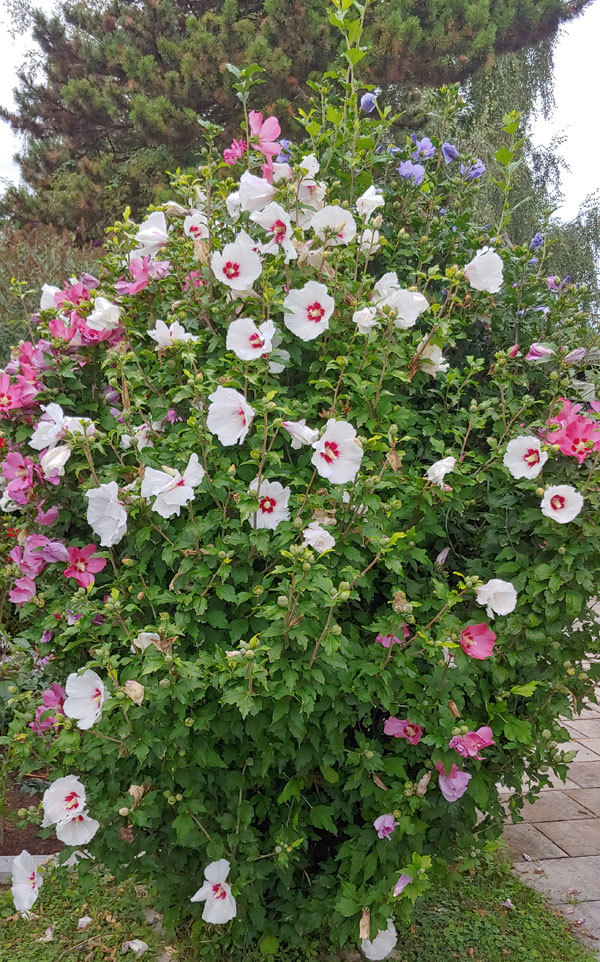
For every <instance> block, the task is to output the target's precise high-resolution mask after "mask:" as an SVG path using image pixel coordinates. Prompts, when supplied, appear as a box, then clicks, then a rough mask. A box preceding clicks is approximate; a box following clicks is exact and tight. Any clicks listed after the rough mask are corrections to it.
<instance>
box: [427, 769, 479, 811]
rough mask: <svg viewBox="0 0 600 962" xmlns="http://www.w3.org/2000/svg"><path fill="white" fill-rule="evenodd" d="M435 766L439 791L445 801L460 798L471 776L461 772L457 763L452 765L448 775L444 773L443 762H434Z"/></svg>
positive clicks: (454, 800)
mask: <svg viewBox="0 0 600 962" xmlns="http://www.w3.org/2000/svg"><path fill="white" fill-rule="evenodd" d="M435 767H436V768H437V770H438V772H439V782H440V791H441V793H442V795H443V796H444V798H445V799H446V801H447V802H456V801H458V799H459V798H462V797H463V795H464V794H465V792H466V790H467V788H468V785H469V782H470V781H471V778H472V777H473V776H472V775H469V773H468V772H463V771H462V769H460V768H459V767H458V765H452V768H451V769H450V774H449V775H446V769H445V768H444V763H443V762H436V765H435Z"/></svg>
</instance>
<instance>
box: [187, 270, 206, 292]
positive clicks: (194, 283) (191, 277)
mask: <svg viewBox="0 0 600 962" xmlns="http://www.w3.org/2000/svg"><path fill="white" fill-rule="evenodd" d="M183 279H184V281H185V284H184V285H183V289H184V291H188V290H189V289H190V287H204V286H205V284H206V281H205V279H204V278H203V277H202V274H201V272H200V271H190V272H189V274H186V275H185V277H184V278H183Z"/></svg>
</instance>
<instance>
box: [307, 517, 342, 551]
mask: <svg viewBox="0 0 600 962" xmlns="http://www.w3.org/2000/svg"><path fill="white" fill-rule="evenodd" d="M302 534H303V537H304V540H303V542H302V544H303V545H304V546H305V547H306V546H307V545H308V546H309V547H311V548H314V550H315V551H318V552H319V553H320V554H322V553H323V552H324V551H331V549H332V548H333V547H335V538H334V537H333V536H332V535H330V534H329V532H328V531H326V530H325V528H322V527H321V525H320V524H319V522H318V521H311V523H310V524H309V525H308V527H307V528H305V529H304V531H303V532H302Z"/></svg>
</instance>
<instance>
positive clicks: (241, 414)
mask: <svg viewBox="0 0 600 962" xmlns="http://www.w3.org/2000/svg"><path fill="white" fill-rule="evenodd" d="M237 416H238V418H239V419H240V421H241V422H242V424H243V426H244V427H246V415H245V414H244V409H243V408H240V409H239V411H238V413H237Z"/></svg>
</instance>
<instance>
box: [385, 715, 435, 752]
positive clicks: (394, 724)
mask: <svg viewBox="0 0 600 962" xmlns="http://www.w3.org/2000/svg"><path fill="white" fill-rule="evenodd" d="M424 730H425V729H424V728H422V727H421V725H414V724H412V723H411V722H409V720H408V718H394V716H393V715H392V716H390V717H389V718H386V721H385V725H384V726H383V731H384V732H385V734H386V735H393V737H394V738H405V739H406V741H407V742H408V744H409V745H418V744H419V742H420V741H421V739H422V737H423V732H424Z"/></svg>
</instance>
